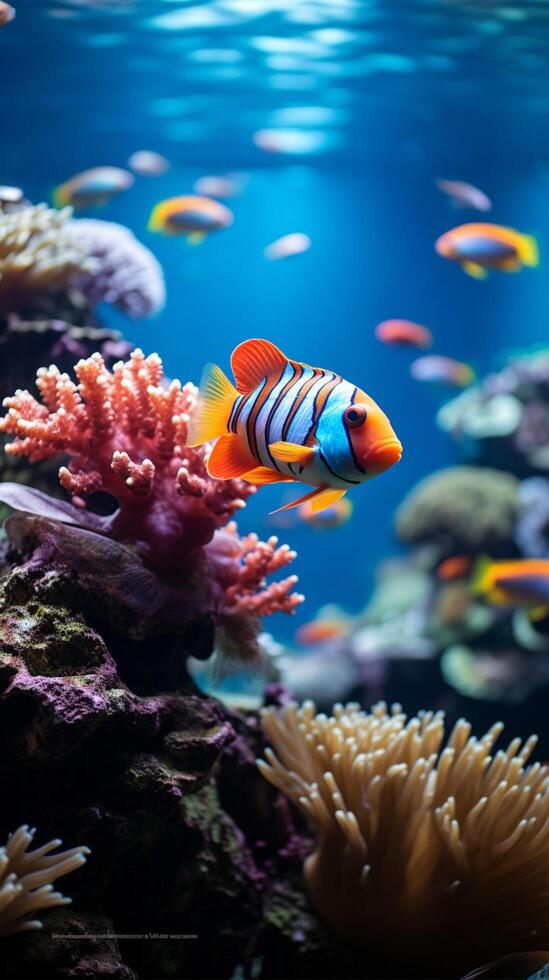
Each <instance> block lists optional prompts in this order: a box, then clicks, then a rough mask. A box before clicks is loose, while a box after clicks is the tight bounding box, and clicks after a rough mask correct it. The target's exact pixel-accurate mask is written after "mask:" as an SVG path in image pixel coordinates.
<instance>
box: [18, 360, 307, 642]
mask: <svg viewBox="0 0 549 980" xmlns="http://www.w3.org/2000/svg"><path fill="white" fill-rule="evenodd" d="M75 371H76V375H77V379H78V384H76V383H74V382H73V381H71V380H70V378H69V377H68V376H67V375H64V374H61V373H60V371H59V370H58V369H57V368H56V367H55V366H51V367H50V368H47V369H46V368H44V369H42V370H40V371H39V372H38V378H37V387H38V390H39V392H40V395H41V401H37V400H36V399H35V398H34V397H33V396H32V395H31V394H30V393H29V392H28V391H18V392H16V394H15V395H14V396H13V397H12V398H8V399H6V400H5V403H4V404H5V406H6V408H7V409H8V412H7V414H6V415H5V416H4V418H3V419H2V421H1V422H0V432H3V433H5V434H7V435H10V436H13V437H14V439H13V441H12V442H11V443H9V444H8V445H7V446H6V452H7V453H8V454H9V455H10V456H12V457H18V458H19V457H27V458H28V459H29V460H30V461H31V462H40V461H43V460H51V459H55V458H59V457H60V456H68V465H66V466H62V467H61V469H60V471H59V478H60V482H61V484H62V486H63V487H64V488H65V489H66V490H68V491H69V492H70V493H71V494H72V495H73V502H74V503H73V505H68V504H62V505H61V504H60V502H53V501H52V500H51V498H46V497H43V496H40V494H39V493H37V492H36V491H31V490H30V489H28V490H24V489H22V488H21V487H19V488H18V487H16V486H15V485H11V484H7V485H6V484H4V485H3V486H1V487H0V498H1V499H2V500H3V502H4V503H7V504H9V505H10V506H12V507H14V508H15V509H17V510H19V511H22V512H26V513H27V514H32V515H34V517H32V518H29V517H26V518H25V517H23V516H19V517H14V518H11V519H10V520H9V521H8V522H7V525H6V529H7V532H8V535H9V536H10V538H11V540H12V542H13V543H15V544H17V545H18V546H20V547H22V550H25V546H26V547H28V541H29V538H31V537H32V538H33V542H34V547H35V548H36V545H37V544H39V545H40V546H41V547H42V554H43V556H44V557H45V559H46V561H50V560H51V556H52V553H55V554H57V556H58V559H59V561H60V562H62V563H63V562H64V563H65V564H66V563H67V562H68V563H69V565H71V566H72V567H73V569H74V568H77V569H78V570H79V572H80V574H81V577H83V578H84V579H86V581H87V583H88V587H90V585H91V583H92V581H93V582H95V583H96V585H97V586H98V587H100V586H101V582H102V581H103V583H105V582H110V585H111V586H112V587H113V588H115V589H116V591H117V594H118V595H121V594H123V595H124V596H125V597H126V599H127V601H128V602H129V603H130V605H131V608H132V609H133V613H134V616H135V613H137V614H138V616H140V617H141V619H146V618H147V617H150V616H151V615H154V614H156V613H158V615H159V616H160V618H161V619H162V623H163V625H164V626H165V627H166V625H167V624H168V623H169V626H170V628H172V629H176V630H181V629H183V628H185V627H187V626H188V625H189V624H190V622H192V621H193V619H195V618H196V617H197V616H210V617H212V618H213V619H214V621H215V622H216V623H217V624H218V625H220V626H222V628H223V630H224V633H225V636H226V637H227V636H228V637H229V639H230V641H231V643H232V646H233V647H234V648H235V649H238V650H239V651H240V654H241V655H244V651H247V652H248V654H249V653H250V651H252V650H253V651H255V650H256V646H255V637H256V633H257V624H258V617H259V616H261V615H266V614H269V613H272V612H276V611H279V610H281V611H285V612H292V611H293V609H294V608H295V607H296V605H298V604H299V603H300V602H301V601H302V596H300V595H298V594H296V593H293V591H292V590H293V586H294V585H295V582H296V577H295V576H289V577H287V578H286V579H284V580H282V581H280V582H274V583H271V584H270V585H268V586H266V584H265V578H266V576H267V575H270V574H272V573H274V572H277V571H279V570H280V569H282V568H284V567H285V566H286V565H287V564H288V563H290V562H291V561H292V560H293V559H294V558H295V553H294V552H292V551H290V549H289V548H288V547H287V546H285V545H282V546H278V542H277V539H276V538H271V539H270V540H269V541H268V542H266V543H263V542H260V541H258V539H257V537H256V536H255V535H250V536H248V537H246V538H243V539H242V538H240V537H239V536H238V534H237V531H236V526H235V525H234V524H227V522H228V521H229V519H230V518H231V517H232V516H233V514H234V513H235V512H236V511H238V510H239V509H240V508H241V507H243V506H244V502H245V499H246V498H247V497H249V495H250V494H251V493H253V492H254V489H255V488H254V487H253V486H251V485H250V484H248V483H246V482H244V481H242V480H227V481H219V480H215V479H212V478H211V477H210V476H209V475H208V472H207V468H206V464H207V460H208V456H209V453H210V447H209V446H202V447H198V448H193V449H190V448H189V447H188V446H187V445H186V440H187V427H188V422H189V413H190V412H191V411H192V409H193V406H194V403H195V398H196V391H195V389H194V387H193V385H191V384H187V385H185V386H184V387H182V386H181V384H180V383H179V382H178V381H172V382H171V384H169V385H167V383H166V382H165V381H164V379H163V372H162V362H161V360H160V358H159V357H158V355H156V354H152V355H150V356H149V357H147V358H145V356H144V354H143V352H142V351H140V350H136V351H134V352H133V353H132V355H131V357H130V359H129V361H128V362H125V363H124V362H119V363H117V364H116V365H115V366H114V368H113V371H112V372H111V371H108V369H107V368H106V366H105V362H104V360H103V358H102V357H101V356H100V355H99V354H94V355H93V356H92V357H90V358H88V359H86V360H83V361H79V363H78V364H77V365H76V368H75ZM98 491H102V492H104V493H106V494H108V495H109V496H110V497H111V498H114V500H115V501H116V504H117V505H118V506H117V508H116V509H115V510H114V512H113V513H111V514H110V515H106V516H104V517H101V518H100V517H99V516H96V515H94V514H93V513H91V512H90V511H89V510H87V509H86V508H85V503H84V499H83V498H84V497H87V496H88V495H90V494H94V493H97V492H98ZM52 505H54V506H53V509H52ZM52 518H53V520H52ZM58 521H60V522H61V523H57V522H58ZM84 556H85V561H84V560H83V558H84ZM34 560H35V562H36V554H35V558H34Z"/></svg>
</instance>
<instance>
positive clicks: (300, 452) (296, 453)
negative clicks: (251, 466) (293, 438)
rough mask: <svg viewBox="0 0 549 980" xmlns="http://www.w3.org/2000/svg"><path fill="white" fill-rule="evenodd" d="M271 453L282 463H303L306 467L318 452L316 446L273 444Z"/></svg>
mask: <svg viewBox="0 0 549 980" xmlns="http://www.w3.org/2000/svg"><path fill="white" fill-rule="evenodd" d="M269 452H270V453H271V455H272V456H274V458H275V459H278V460H279V461H280V462H281V463H301V465H302V466H305V465H306V464H307V463H310V462H312V460H313V458H314V455H315V452H316V450H315V448H314V446H300V445H299V444H298V443H297V442H271V443H270V445H269Z"/></svg>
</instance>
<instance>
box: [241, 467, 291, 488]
mask: <svg viewBox="0 0 549 980" xmlns="http://www.w3.org/2000/svg"><path fill="white" fill-rule="evenodd" d="M242 479H243V480H246V482H247V483H256V484H257V486H264V485H265V484H267V483H295V482H296V481H295V480H294V479H293V477H291V476H284V475H283V474H282V473H278V472H277V471H276V470H270V469H269V467H268V466H256V467H255V469H253V470H249V471H248V473H242Z"/></svg>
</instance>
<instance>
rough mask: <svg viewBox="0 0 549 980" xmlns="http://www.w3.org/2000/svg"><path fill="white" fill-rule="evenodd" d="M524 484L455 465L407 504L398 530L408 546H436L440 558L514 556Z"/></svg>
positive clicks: (425, 482)
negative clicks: (475, 555) (479, 555)
mask: <svg viewBox="0 0 549 980" xmlns="http://www.w3.org/2000/svg"><path fill="white" fill-rule="evenodd" d="M518 486H519V483H518V480H517V479H516V478H515V477H514V476H512V475H511V474H510V473H501V472H499V471H498V470H495V469H491V468H488V467H485V468H483V467H472V466H453V467H449V468H448V469H445V470H439V471H438V472H437V473H433V474H432V475H431V476H428V477H426V478H425V479H424V480H422V482H421V483H419V484H418V486H417V487H415V488H414V489H413V490H412V491H411V493H410V494H409V495H408V497H407V498H406V499H405V500H404V502H403V503H402V504H401V506H400V508H399V509H398V511H397V514H396V531H397V534H398V536H399V537H400V538H401V540H402V541H405V542H406V543H407V544H424V543H425V544H431V545H435V546H436V547H437V549H438V555H439V557H441V556H445V555H453V554H462V553H465V554H478V553H479V552H483V551H484V552H486V553H487V554H490V555H493V556H497V555H505V556H506V557H508V556H509V554H510V553H511V554H512V553H513V551H514V544H513V528H514V521H515V517H516V514H517V509H518Z"/></svg>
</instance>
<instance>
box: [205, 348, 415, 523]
mask: <svg viewBox="0 0 549 980" xmlns="http://www.w3.org/2000/svg"><path fill="white" fill-rule="evenodd" d="M231 367H232V369H233V373H234V377H235V384H236V387H235V386H234V385H232V384H231V382H230V381H229V380H228V378H226V377H225V375H224V374H223V372H222V371H221V369H220V368H218V367H217V365H215V364H209V365H207V366H206V368H205V369H204V373H203V375H202V381H201V384H200V391H199V398H198V404H197V408H196V410H195V412H194V414H193V415H192V417H191V420H190V425H189V439H188V444H189V446H198V445H201V444H202V443H204V442H208V441H210V440H211V439H217V442H216V444H215V446H214V449H213V451H212V454H211V456H210V458H209V461H208V471H209V473H210V476H213V477H217V478H218V479H221V480H229V479H231V478H234V477H242V479H244V480H248V481H249V482H250V483H256V484H262V483H279V482H288V481H290V482H294V481H299V482H301V483H308V484H311V485H313V486H314V487H315V489H314V490H312V491H311V492H310V493H307V494H305V496H304V497H300V498H299V499H298V500H295V501H293V502H292V503H290V504H286V505H285V506H284V507H281V508H280V510H288V509H289V508H291V507H297V506H298V505H299V504H303V503H305V502H306V501H310V505H311V508H312V510H313V512H314V513H318V512H319V511H321V510H324V509H325V508H326V507H331V506H332V505H333V504H334V503H335V502H336V501H338V500H339V499H340V498H341V497H343V495H344V494H345V493H347V491H348V490H350V489H351V488H352V487H356V486H359V484H361V483H364V482H365V481H366V480H371V479H372V478H373V477H374V476H378V475H379V474H380V473H383V472H385V470H388V469H389V467H390V466H393V465H394V463H398V461H399V460H400V457H401V455H402V445H401V443H400V442H399V440H398V439H397V437H396V435H395V432H394V430H393V428H392V426H391V423H390V422H389V419H388V418H387V416H386V415H385V414H384V413H383V412H382V411H381V409H380V407H379V405H377V404H376V403H375V401H374V400H373V398H370V396H369V395H367V394H366V392H365V391H362V390H361V389H360V388H357V387H356V386H355V385H353V384H350V383H349V382H348V381H345V380H344V379H343V378H342V377H341V376H340V375H339V374H336V372H335V371H326V370H324V369H323V368H313V367H311V366H310V365H308V364H302V363H301V362H300V361H293V360H291V359H290V358H288V357H286V355H285V354H283V353H282V351H281V350H279V349H278V347H275V345H274V344H271V343H270V342H269V341H268V340H246V341H244V343H242V344H240V345H239V346H238V347H237V348H236V350H235V351H233V355H232V357H231Z"/></svg>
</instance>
